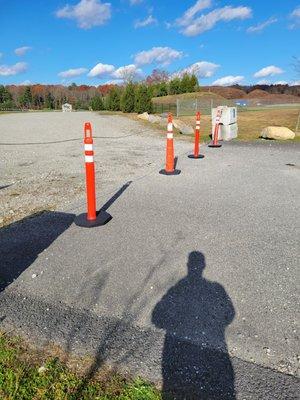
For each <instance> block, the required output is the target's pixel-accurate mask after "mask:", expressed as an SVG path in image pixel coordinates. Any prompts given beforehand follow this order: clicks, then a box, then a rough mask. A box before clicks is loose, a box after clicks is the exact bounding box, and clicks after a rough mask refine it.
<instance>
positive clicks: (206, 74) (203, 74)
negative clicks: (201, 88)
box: [173, 61, 220, 78]
mask: <svg viewBox="0 0 300 400" xmlns="http://www.w3.org/2000/svg"><path fill="white" fill-rule="evenodd" d="M219 67H220V66H219V65H218V64H214V63H212V62H208V61H198V62H196V63H194V64H192V65H190V66H189V67H187V68H184V69H182V70H180V71H178V72H176V73H175V74H173V77H174V76H183V75H184V74H195V75H196V76H197V77H198V78H210V77H211V76H213V75H214V73H215V72H216V70H217V69H218V68H219Z"/></svg>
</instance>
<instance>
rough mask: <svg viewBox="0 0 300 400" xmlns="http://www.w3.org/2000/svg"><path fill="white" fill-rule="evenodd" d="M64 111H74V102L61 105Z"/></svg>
mask: <svg viewBox="0 0 300 400" xmlns="http://www.w3.org/2000/svg"><path fill="white" fill-rule="evenodd" d="M61 109H62V112H71V111H72V104H69V103H65V104H63V105H62V106H61Z"/></svg>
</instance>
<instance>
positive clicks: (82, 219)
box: [74, 211, 112, 228]
mask: <svg viewBox="0 0 300 400" xmlns="http://www.w3.org/2000/svg"><path fill="white" fill-rule="evenodd" d="M111 219H112V216H111V215H110V214H108V213H107V212H106V211H99V212H98V213H97V216H96V219H94V220H93V221H90V220H88V219H87V218H86V213H83V214H80V215H77V217H75V220H74V222H75V224H76V225H77V226H81V227H82V228H95V227H96V226H102V225H105V224H107V223H108V222H109V221H110V220H111Z"/></svg>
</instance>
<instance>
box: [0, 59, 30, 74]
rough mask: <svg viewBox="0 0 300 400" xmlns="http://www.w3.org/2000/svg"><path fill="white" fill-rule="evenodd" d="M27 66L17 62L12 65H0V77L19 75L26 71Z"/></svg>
mask: <svg viewBox="0 0 300 400" xmlns="http://www.w3.org/2000/svg"><path fill="white" fill-rule="evenodd" d="M27 67H28V65H27V64H26V63H24V62H19V63H16V64H14V65H0V76H12V75H17V74H21V73H22V72H25V71H26V70H27Z"/></svg>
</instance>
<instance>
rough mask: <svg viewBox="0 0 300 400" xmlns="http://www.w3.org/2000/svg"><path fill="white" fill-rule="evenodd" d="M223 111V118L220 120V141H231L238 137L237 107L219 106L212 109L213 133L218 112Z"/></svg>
mask: <svg viewBox="0 0 300 400" xmlns="http://www.w3.org/2000/svg"><path fill="white" fill-rule="evenodd" d="M220 109H221V110H222V116H221V119H220V127H219V137H218V139H219V140H231V139H234V138H236V137H237V135H238V125H237V107H227V106H219V107H217V108H212V110H211V117H212V132H214V131H215V121H216V116H217V112H218V110H220Z"/></svg>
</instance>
